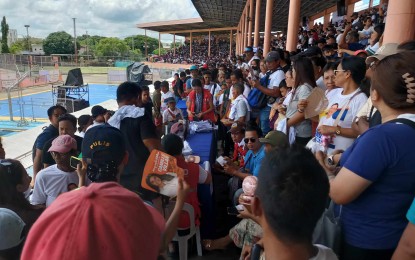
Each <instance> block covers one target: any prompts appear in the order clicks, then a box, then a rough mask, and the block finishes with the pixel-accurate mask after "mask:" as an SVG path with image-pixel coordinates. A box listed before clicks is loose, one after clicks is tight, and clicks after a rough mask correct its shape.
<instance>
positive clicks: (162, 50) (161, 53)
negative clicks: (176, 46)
mask: <svg viewBox="0 0 415 260" xmlns="http://www.w3.org/2000/svg"><path fill="white" fill-rule="evenodd" d="M166 53H167V50H166V49H163V48H160V55H164V54H166ZM153 54H155V55H159V49H155V50H154V51H153Z"/></svg>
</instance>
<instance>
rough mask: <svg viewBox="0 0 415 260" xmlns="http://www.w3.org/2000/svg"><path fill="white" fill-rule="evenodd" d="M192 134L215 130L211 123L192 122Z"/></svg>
mask: <svg viewBox="0 0 415 260" xmlns="http://www.w3.org/2000/svg"><path fill="white" fill-rule="evenodd" d="M189 128H190V133H195V132H196V133H202V132H210V131H212V130H213V129H215V127H214V126H212V124H211V123H210V122H209V121H192V122H190V124H189Z"/></svg>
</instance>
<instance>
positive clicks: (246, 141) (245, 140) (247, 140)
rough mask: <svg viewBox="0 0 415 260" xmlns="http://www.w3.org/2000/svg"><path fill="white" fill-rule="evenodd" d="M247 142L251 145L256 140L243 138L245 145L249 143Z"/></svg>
mask: <svg viewBox="0 0 415 260" xmlns="http://www.w3.org/2000/svg"><path fill="white" fill-rule="evenodd" d="M249 141H251V143H255V142H256V138H254V137H251V138H245V139H244V142H245V143H246V144H247V143H249Z"/></svg>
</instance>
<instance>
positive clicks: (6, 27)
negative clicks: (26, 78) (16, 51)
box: [1, 16, 10, 53]
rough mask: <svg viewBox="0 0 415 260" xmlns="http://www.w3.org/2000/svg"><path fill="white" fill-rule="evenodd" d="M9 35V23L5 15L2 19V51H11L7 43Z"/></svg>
mask: <svg viewBox="0 0 415 260" xmlns="http://www.w3.org/2000/svg"><path fill="white" fill-rule="evenodd" d="M8 35H9V25H8V24H7V22H6V17H5V16H3V20H1V53H9V52H10V51H9V46H8V45H7V37H8Z"/></svg>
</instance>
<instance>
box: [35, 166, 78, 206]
mask: <svg viewBox="0 0 415 260" xmlns="http://www.w3.org/2000/svg"><path fill="white" fill-rule="evenodd" d="M78 183H79V178H78V175H77V174H76V171H73V172H64V171H61V170H59V169H58V165H57V164H54V165H51V166H49V167H48V168H45V169H43V170H41V171H40V172H39V173H38V174H37V176H36V182H35V188H34V189H33V195H32V198H31V203H32V204H34V205H38V204H46V207H48V206H49V205H50V204H51V203H52V202H53V201H54V200H55V199H56V198H57V197H58V196H59V195H60V194H61V193H64V192H67V191H70V187H69V186H70V184H75V185H76V187H78Z"/></svg>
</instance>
